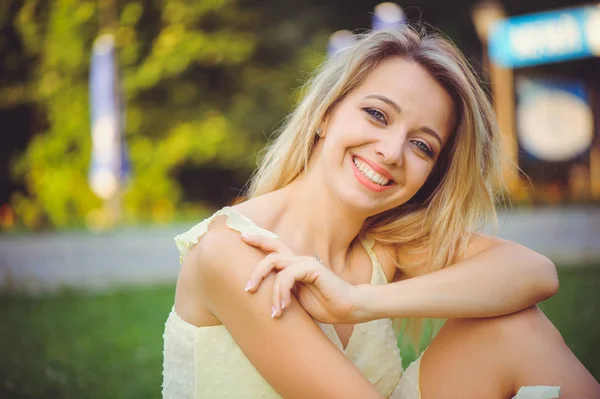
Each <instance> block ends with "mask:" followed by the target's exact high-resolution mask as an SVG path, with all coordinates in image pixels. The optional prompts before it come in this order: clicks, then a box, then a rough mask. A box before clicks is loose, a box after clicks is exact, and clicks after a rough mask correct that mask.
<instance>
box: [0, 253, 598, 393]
mask: <svg viewBox="0 0 600 399" xmlns="http://www.w3.org/2000/svg"><path fill="white" fill-rule="evenodd" d="M560 279H561V289H560V291H559V293H558V294H557V295H556V296H555V297H553V298H552V299H550V300H549V301H547V302H545V303H543V304H542V305H541V307H542V309H543V310H544V311H545V312H546V314H547V315H548V317H549V318H550V319H551V320H552V321H553V322H554V324H555V325H556V326H557V328H558V329H559V330H560V331H561V333H562V334H563V337H564V338H565V341H566V342H567V344H568V345H569V346H570V347H571V349H572V350H573V352H574V353H575V354H576V355H577V357H578V358H579V359H580V360H581V361H582V362H583V363H584V364H585V365H586V367H587V368H588V369H589V370H590V371H591V372H592V374H594V376H595V377H596V378H599V377H600V356H599V354H600V331H599V325H598V323H597V321H598V316H597V306H598V304H600V290H599V288H600V265H595V266H593V267H586V268H572V269H562V270H560ZM172 301H173V287H172V286H162V287H145V288H130V289H125V290H122V291H118V292H114V293H109V294H104V295H94V296H91V295H84V294H77V293H72V292H71V293H69V292H67V293H62V294H60V295H55V296H51V297H45V298H38V299H34V298H16V297H0V318H1V320H2V327H1V328H0V398H5V397H10V398H159V397H160V385H161V382H162V378H161V367H162V333H163V328H164V322H165V320H166V316H167V314H168V312H169V310H170V308H171V306H172Z"/></svg>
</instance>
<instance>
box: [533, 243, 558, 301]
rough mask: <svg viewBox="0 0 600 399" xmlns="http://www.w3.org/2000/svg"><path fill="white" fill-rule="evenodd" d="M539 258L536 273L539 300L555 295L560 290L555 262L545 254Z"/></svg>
mask: <svg viewBox="0 0 600 399" xmlns="http://www.w3.org/2000/svg"><path fill="white" fill-rule="evenodd" d="M538 256H539V259H538V260H537V262H536V263H537V264H538V268H537V270H536V273H535V277H534V278H535V281H536V284H535V285H536V290H537V292H538V295H539V302H541V301H545V300H546V299H548V298H550V297H552V296H554V294H556V293H557V292H558V286H559V283H558V273H557V271H556V266H555V265H554V262H552V261H551V260H550V259H548V258H547V257H545V256H543V255H539V254H538Z"/></svg>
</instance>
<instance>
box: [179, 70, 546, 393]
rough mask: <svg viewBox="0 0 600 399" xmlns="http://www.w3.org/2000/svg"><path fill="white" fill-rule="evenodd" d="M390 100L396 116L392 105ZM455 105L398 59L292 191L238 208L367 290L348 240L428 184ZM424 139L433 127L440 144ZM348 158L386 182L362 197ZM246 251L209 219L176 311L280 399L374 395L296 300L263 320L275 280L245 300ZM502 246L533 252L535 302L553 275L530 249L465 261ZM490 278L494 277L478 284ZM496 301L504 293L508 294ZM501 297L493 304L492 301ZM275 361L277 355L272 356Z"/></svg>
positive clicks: (358, 250) (337, 118)
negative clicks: (237, 356) (226, 338)
mask: <svg viewBox="0 0 600 399" xmlns="http://www.w3.org/2000/svg"><path fill="white" fill-rule="evenodd" d="M382 98H385V99H386V100H382ZM388 100H389V101H388ZM390 101H393V102H394V103H395V104H397V105H398V107H399V108H400V109H401V111H400V112H398V111H397V110H396V109H395V107H394V106H393V105H390ZM452 109H453V107H452V103H451V99H450V97H449V96H448V94H447V93H446V92H445V91H444V90H443V88H442V87H441V86H440V85H439V84H437V82H436V81H435V80H434V79H433V78H432V77H431V76H430V75H429V74H428V73H427V72H426V71H425V70H424V69H423V68H422V67H421V66H419V65H418V64H415V63H413V62H410V61H406V60H403V59H400V58H395V59H389V60H386V61H384V62H382V63H381V64H380V65H379V66H378V67H377V68H375V69H374V70H373V72H371V74H370V75H369V76H368V77H367V78H366V80H365V81H364V82H363V84H362V85H361V86H359V87H358V88H357V89H355V90H354V91H353V92H351V93H349V94H348V95H347V97H346V98H345V99H344V100H343V101H341V102H340V103H339V104H338V105H337V106H336V108H335V109H334V110H333V111H332V112H331V113H330V115H328V117H327V119H326V120H324V121H323V124H322V129H323V132H324V135H323V138H322V139H321V140H320V141H319V143H318V145H317V147H316V149H315V152H314V153H313V155H312V157H311V160H310V162H309V167H308V170H307V171H306V173H304V174H302V175H301V176H300V177H298V178H297V179H296V180H294V181H293V182H292V183H291V184H289V185H288V186H286V187H284V188H282V189H280V190H276V191H274V192H272V193H269V194H266V195H263V196H261V197H257V198H254V199H252V200H249V201H247V202H245V203H242V204H239V205H237V206H236V207H235V209H236V211H237V212H239V213H241V214H243V215H245V216H247V217H249V218H250V219H252V220H253V222H254V223H255V224H257V225H258V226H261V227H263V228H264V229H267V230H270V231H272V232H274V233H275V234H277V235H278V236H279V237H280V238H281V240H280V241H281V242H285V243H286V244H287V245H286V246H285V248H286V250H287V251H289V253H288V254H287V256H290V257H291V256H292V255H293V256H296V255H295V254H305V255H311V254H312V253H314V252H317V253H319V255H320V257H321V258H322V259H323V261H324V263H325V264H326V265H328V266H329V267H330V269H327V270H328V271H329V272H330V273H332V275H334V276H335V275H338V276H339V277H341V279H339V278H338V280H340V281H343V282H345V283H344V284H346V285H349V286H365V285H366V284H367V283H368V282H369V280H370V276H371V269H370V266H369V267H365V265H370V260H369V258H368V256H367V254H366V252H365V250H364V249H363V248H362V246H361V245H360V244H357V242H356V240H355V237H356V235H357V234H358V232H359V231H360V228H361V226H362V224H363V223H364V221H365V220H366V218H367V217H369V216H371V215H375V214H377V213H380V212H382V211H385V210H388V209H391V208H394V207H396V206H399V205H401V204H403V203H404V202H406V201H407V200H408V199H410V198H411V197H412V196H413V195H414V194H415V193H416V192H417V191H418V190H419V188H420V187H421V186H422V185H423V184H424V182H425V180H426V179H427V176H428V175H429V173H430V172H431V170H432V169H433V166H434V165H435V162H436V160H437V157H438V155H439V153H440V151H441V149H442V148H443V145H444V144H445V143H446V142H447V140H448V138H449V137H450V134H451V129H452V126H453V124H454V119H453V118H454V116H453V115H452ZM431 131H435V135H437V136H438V137H439V140H438V139H436V138H435V135H433V134H432V133H431ZM353 156H359V157H360V158H362V159H363V160H365V161H368V162H370V163H372V164H375V165H376V167H377V168H380V169H383V170H385V173H387V174H388V175H389V176H390V177H392V178H393V180H394V184H393V185H392V186H391V187H390V188H388V189H386V190H385V191H380V192H376V191H373V190H372V189H369V187H367V186H366V185H365V184H364V182H361V180H360V179H359V178H358V177H357V174H356V170H355V169H353V168H354V164H353V159H352V157H353ZM247 243H248V242H246V243H245V242H243V241H242V240H240V239H239V233H237V232H235V231H232V230H231V229H229V228H228V227H227V226H225V223H224V220H223V219H219V218H217V219H216V220H215V221H214V222H213V223H212V224H211V226H210V230H209V232H208V233H207V234H206V235H205V236H203V238H202V239H201V240H200V242H199V243H198V245H196V246H195V247H194V248H192V249H191V250H190V252H189V253H188V254H187V256H186V258H185V259H184V262H183V265H182V269H181V272H180V276H179V280H178V284H177V291H176V297H175V309H176V311H177V314H178V315H179V316H180V317H181V318H182V319H184V320H186V321H187V322H189V323H191V324H194V325H197V326H210V325H220V324H223V325H225V326H226V328H227V330H228V331H229V333H230V334H231V335H232V336H233V338H234V339H235V340H236V342H237V344H238V345H239V347H240V348H241V349H242V351H243V352H244V354H245V355H246V356H247V357H248V359H249V360H250V361H251V362H252V364H253V365H254V366H255V367H256V368H257V370H258V371H259V372H260V373H261V375H262V376H263V377H264V378H265V379H266V380H267V381H268V382H269V384H271V385H272V386H273V387H274V388H275V389H276V390H277V391H278V392H279V393H280V394H281V395H282V396H284V397H286V398H304V397H312V398H320V397H327V398H336V397H340V398H341V397H344V398H354V397H356V398H377V397H379V394H378V393H377V391H376V390H375V389H374V388H373V386H372V385H371V384H370V383H369V382H368V381H367V380H366V379H365V378H364V377H363V376H362V375H361V374H360V372H358V370H357V369H356V368H355V367H354V365H353V364H352V363H351V362H350V361H349V360H348V359H347V358H345V356H344V355H343V354H342V353H341V352H340V351H339V350H337V348H336V347H335V346H334V345H333V343H331V342H330V341H329V340H328V339H327V337H326V336H325V335H324V334H323V333H322V332H321V331H320V330H319V329H318V328H317V327H316V325H315V323H314V322H313V320H312V318H311V317H310V315H309V314H308V313H307V312H306V310H305V309H303V307H302V306H300V304H299V303H298V300H297V299H296V297H294V296H290V297H289V299H287V302H286V303H285V312H286V313H285V317H282V318H279V319H273V318H272V317H271V314H272V307H273V299H274V296H273V294H272V293H273V292H277V291H279V289H278V288H276V283H277V279H276V277H275V275H274V274H273V273H267V274H265V275H263V276H261V280H260V281H258V282H256V281H255V283H260V284H261V287H263V288H262V289H261V290H259V291H257V292H256V290H255V289H254V291H255V292H254V293H253V294H252V295H249V294H248V293H247V292H244V288H245V287H246V288H247V283H248V281H249V280H250V281H252V278H253V274H252V273H253V272H254V271H255V269H256V265H257V264H259V263H260V262H261V261H263V260H264V259H265V256H264V253H263V251H261V250H260V248H253V247H252V246H249V245H247ZM499 245H507V247H505V248H504V249H506V250H508V249H510V250H511V251H512V253H513V254H515V257H516V258H519V257H518V256H517V255H516V254H519V253H521V254H522V255H525V254H529V255H530V258H528V261H530V262H529V263H528V264H527V265H526V267H525V269H524V271H525V275H526V279H525V280H526V281H530V280H529V277H527V276H529V275H528V273H530V274H531V276H533V275H535V276H536V279H534V278H533V277H532V278H531V281H534V280H536V281H540V280H541V281H542V282H544V284H543V286H540V285H531V286H527V288H532V289H533V290H534V291H535V292H536V293H537V294H536V295H537V296H538V297H539V296H546V295H548V293H550V295H551V294H552V293H553V292H552V291H553V288H554V286H553V283H554V279H555V271H554V269H553V267H552V266H551V264H550V267H549V266H548V261H547V260H546V259H545V258H543V257H541V256H538V257H536V256H535V255H531V254H533V253H532V252H531V251H529V250H527V249H524V248H522V247H513V246H511V244H504V243H500V242H498V241H496V240H495V239H493V238H491V237H481V238H480V239H479V240H474V243H473V246H471V247H470V248H469V251H468V252H469V253H471V254H472V255H473V256H472V258H466V259H465V260H464V261H465V262H467V261H469V260H472V259H476V255H478V254H479V255H481V254H484V253H485V252H486V251H489V250H492V249H493V248H497V247H498V246H499ZM257 247H260V245H257ZM376 251H377V252H378V255H379V258H380V259H385V257H386V256H392V258H393V257H401V256H402V254H394V253H391V254H390V253H389V251H388V250H387V249H386V248H382V247H381V248H376ZM519 251H520V252H519ZM386 254H388V255H386ZM486 260H487V259H486V258H481V257H480V258H479V259H478V261H479V262H484V261H486ZM313 263H314V262H313ZM473 263H477V261H476V262H471V263H470V264H469V263H467V264H466V265H464V267H462V268H459V269H462V270H468V267H469V266H471V267H475V266H474V265H473ZM390 265H393V268H392V267H391V266H390ZM496 265H497V264H496ZM384 268H385V269H386V274H387V275H388V278H391V277H393V276H394V274H396V272H397V270H396V267H395V264H394V263H393V262H387V261H386V262H384ZM459 269H457V270H459ZM487 269H492V268H491V267H488V268H487ZM494 270H495V273H491V272H490V273H488V274H486V275H485V277H482V280H484V281H483V282H482V281H479V284H480V285H481V284H483V286H484V287H486V286H487V287H490V286H494V285H495V284H496V283H497V280H496V278H497V277H498V275H502V272H500V271H499V270H502V269H501V268H498V267H496V268H495V269H494ZM513 272H514V270H513V269H510V268H509V269H508V271H505V273H506V275H507V276H509V277H511V278H514V277H515V275H518V274H512V273H513ZM321 273H322V274H321V276H322V275H324V274H323V272H322V271H321ZM334 273H335V274H334ZM463 274H466V273H463ZM488 277H489V278H490V280H485V278H488ZM263 278H264V280H263ZM336 278H337V277H336ZM415 280H417V279H415ZM346 285H344V287H346ZM425 285H426V284H425ZM554 285H555V284H554ZM463 287H464V286H463ZM416 288H419V287H418V286H417V287H416ZM521 288H523V287H521ZM342 289H345V288H342ZM288 291H289V290H288ZM415 291H416V289H415ZM493 293H494V295H496V294H498V295H499V294H506V291H502V290H497V291H494V292H493ZM519 293H520V294H521V295H520V296H519V298H518V300H517V301H516V305H519V306H521V307H520V308H519V309H522V308H524V307H526V306H529V305H532V304H533V303H535V302H532V303H529V302H530V301H531V300H532V299H533V298H531V296H530V295H529V294H527V295H525V294H524V293H523V292H521V291H519ZM366 297H368V295H365V298H366ZM501 298H503V296H499V297H498V298H495V299H496V300H497V301H496V302H500V299H501ZM276 304H278V306H279V308H276V309H275V310H276V314H280V312H281V309H280V307H281V302H280V301H279V302H276ZM303 305H305V304H304V303H303ZM516 305H515V306H516ZM305 307H306V306H305ZM349 309H350V310H348V309H346V310H344V311H343V312H345V314H346V315H348V314H351V313H353V312H354V311H355V309H353V307H352V306H350V308H349ZM455 311H457V310H456V309H455ZM496 311H506V309H496ZM362 312H363V313H369V312H368V311H365V310H362ZM311 313H312V312H311ZM325 313H327V312H325ZM329 313H331V312H329ZM330 316H331V315H330ZM352 329H353V325H352V324H342V325H337V326H336V330H337V332H338V335H339V337H340V340H341V341H342V343H343V344H344V345H345V344H346V343H347V342H348V340H349V337H350V334H351V332H352ZM298 342H302V345H298V344H297V343H298ZM282 353H283V354H285V355H284V356H280V355H277V356H276V354H282ZM322 370H327V371H328V372H327V373H322ZM432 397H433V396H432Z"/></svg>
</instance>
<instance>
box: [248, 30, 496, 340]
mask: <svg viewBox="0 0 600 399" xmlns="http://www.w3.org/2000/svg"><path fill="white" fill-rule="evenodd" d="M392 57H401V58H404V59H407V60H411V61H413V62H416V63H418V64H420V65H421V66H422V67H424V68H425V69H426V70H427V71H428V72H429V73H430V74H431V75H432V76H433V77H434V78H435V79H436V80H437V82H438V83H439V84H440V85H441V86H442V87H444V88H445V90H446V91H447V92H448V93H449V95H450V96H451V97H452V99H453V102H454V106H455V120H456V127H455V131H454V132H453V134H452V135H451V138H450V139H449V141H448V143H447V144H446V146H445V148H444V149H443V151H442V153H441V154H440V157H439V158H438V161H437V163H436V165H435V167H434V170H433V171H432V173H431V174H430V176H429V178H428V179H427V181H426V182H425V184H424V185H423V187H422V188H421V189H420V190H419V192H418V193H417V194H416V195H415V196H414V197H413V198H412V199H411V200H410V201H408V202H407V203H405V204H403V205H401V206H399V207H397V208H394V209H391V210H389V211H386V212H384V213H382V214H379V215H375V216H373V217H371V218H369V219H368V220H367V222H366V223H365V225H364V226H363V230H362V232H361V234H363V235H365V236H369V237H371V238H373V239H375V240H376V241H378V242H380V243H382V244H386V245H394V246H402V247H403V248H410V249H411V251H416V252H421V253H424V254H426V256H425V257H424V258H425V259H426V261H427V264H428V266H429V267H428V269H429V271H430V272H431V271H435V270H439V269H441V268H443V267H445V266H448V265H450V264H452V263H453V262H455V261H456V259H457V258H458V257H460V256H461V255H462V254H463V253H464V251H465V249H466V247H467V245H468V243H469V240H470V239H471V237H472V234H473V232H474V231H476V230H477V229H479V228H481V227H482V225H483V223H485V222H487V221H490V220H492V221H495V220H496V211H495V198H496V194H498V193H499V192H501V190H502V189H503V180H502V178H501V170H502V165H501V161H502V159H503V158H502V157H501V154H500V136H499V132H498V128H497V125H496V122H495V117H494V113H493V110H492V107H491V105H490V102H489V100H488V98H487V96H486V93H485V92H484V91H483V90H482V88H481V87H480V85H479V81H478V79H477V78H476V76H475V74H474V73H473V71H472V70H471V67H470V66H469V64H468V62H467V61H466V60H465V58H464V56H463V55H462V54H461V52H460V51H459V50H458V49H457V48H456V47H455V46H454V45H453V44H452V43H451V42H450V41H449V40H447V39H445V38H443V37H441V36H440V35H439V34H428V33H427V32H425V31H424V30H420V31H417V30H415V29H414V28H412V27H409V26H405V27H403V28H398V29H389V30H381V31H374V32H367V33H364V34H361V35H359V38H358V41H357V42H356V43H355V44H354V45H352V46H351V47H349V48H347V49H345V50H343V51H340V52H339V53H337V54H335V55H334V56H331V57H330V58H328V59H327V60H326V61H325V62H324V63H323V64H322V66H321V67H320V68H319V69H317V70H316V71H315V73H314V74H313V75H312V78H311V79H310V80H309V81H308V82H307V83H306V84H305V85H304V87H303V89H304V93H305V96H304V98H303V99H302V101H301V102H300V103H299V104H298V106H297V108H296V109H295V110H294V111H293V112H292V113H291V114H290V115H289V117H288V118H287V119H286V121H285V123H284V124H283V126H282V127H281V129H280V132H279V136H278V137H277V138H276V139H275V140H274V141H273V142H272V144H271V145H270V146H269V147H268V148H267V149H266V150H265V153H264V155H263V157H262V159H261V161H260V163H259V167H258V169H257V171H256V172H255V174H254V176H253V178H252V180H251V182H250V188H249V192H248V194H249V196H251V197H253V196H258V195H261V194H265V193H268V192H271V191H274V190H276V189H279V188H281V187H284V186H285V185H287V184H289V183H290V182H291V181H292V180H294V179H295V178H296V177H297V176H298V175H299V174H300V173H301V172H302V171H304V170H306V168H307V164H308V160H309V158H310V156H311V154H312V152H313V150H314V147H315V143H316V138H315V130H316V129H317V127H318V126H319V124H320V123H321V122H322V121H323V119H324V118H325V117H326V115H327V114H328V113H329V112H331V111H332V109H333V108H334V107H335V105H336V104H338V103H339V102H340V101H342V100H343V99H344V97H345V96H346V95H347V94H348V93H350V92H351V91H352V90H354V89H355V88H356V87H358V86H359V85H360V84H361V83H362V82H363V81H364V80H365V78H366V76H367V75H368V74H369V73H370V72H371V71H372V70H373V69H374V68H375V67H376V66H377V65H378V64H379V63H380V62H382V61H383V60H385V59H388V58H392ZM402 266H403V267H405V266H407V265H402ZM412 330H414V328H413V329H412Z"/></svg>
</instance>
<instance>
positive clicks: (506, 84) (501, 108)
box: [488, 58, 519, 192]
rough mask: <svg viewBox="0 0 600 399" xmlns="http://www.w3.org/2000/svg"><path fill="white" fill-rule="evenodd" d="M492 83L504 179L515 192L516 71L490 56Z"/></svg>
mask: <svg viewBox="0 0 600 399" xmlns="http://www.w3.org/2000/svg"><path fill="white" fill-rule="evenodd" d="M488 65H489V68H490V83H491V86H492V104H493V106H494V111H495V112H496V117H497V119H498V127H499V129H500V134H501V137H502V155H503V156H504V157H505V159H504V161H505V162H504V166H505V169H504V172H503V174H504V179H505V181H506V183H507V185H508V190H509V192H514V190H515V189H516V188H517V187H518V184H519V172H518V166H519V155H518V154H519V152H518V142H517V135H516V132H515V88H514V72H513V70H512V69H509V68H503V67H501V66H499V65H497V64H495V63H494V61H493V60H491V59H489V58H488Z"/></svg>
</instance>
